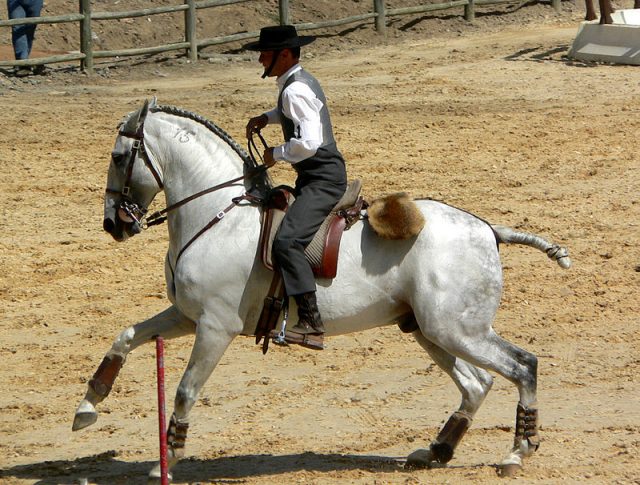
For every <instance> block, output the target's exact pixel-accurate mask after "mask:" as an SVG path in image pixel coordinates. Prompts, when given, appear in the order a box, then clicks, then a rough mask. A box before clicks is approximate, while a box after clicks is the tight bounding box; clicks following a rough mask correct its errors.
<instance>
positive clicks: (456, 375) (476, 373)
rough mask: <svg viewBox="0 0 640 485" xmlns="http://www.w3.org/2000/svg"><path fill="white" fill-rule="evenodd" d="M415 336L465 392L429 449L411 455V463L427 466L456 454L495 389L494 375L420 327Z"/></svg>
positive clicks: (408, 464) (419, 466) (416, 465)
mask: <svg viewBox="0 0 640 485" xmlns="http://www.w3.org/2000/svg"><path fill="white" fill-rule="evenodd" d="M414 336H415V338H416V340H417V341H418V343H419V344H420V345H421V346H422V347H423V348H424V349H425V350H426V351H427V352H428V353H429V355H430V356H431V358H432V359H433V361H434V362H435V363H436V364H437V365H438V366H440V367H441V368H442V369H443V370H444V371H445V372H446V373H447V374H448V375H449V376H450V377H451V379H453V381H454V382H455V384H456V386H457V387H458V389H459V390H460V393H461V394H462V402H461V403H460V407H459V408H458V410H457V411H456V412H454V413H453V414H452V415H451V416H450V417H449V420H448V421H447V422H446V424H445V425H444V427H443V428H442V430H441V431H440V433H439V434H438V436H437V437H436V439H435V440H434V441H433V442H432V443H431V445H430V446H429V449H419V450H416V451H414V452H413V453H411V454H410V455H409V456H408V457H407V463H406V466H407V467H411V468H425V467H432V466H434V465H435V464H436V463H440V464H443V463H447V462H448V461H449V460H451V458H453V452H454V451H455V449H456V446H458V443H460V441H461V440H462V437H463V436H464V434H465V433H466V432H467V430H468V429H469V427H470V426H471V421H472V419H473V416H474V415H475V414H476V412H477V411H478V409H479V408H480V406H481V405H482V403H483V401H484V399H485V397H486V396H487V394H488V393H489V391H490V390H491V385H492V384H493V378H492V377H491V375H490V374H489V373H488V372H487V371H485V370H483V369H480V368H479V367H475V366H473V365H471V364H469V363H468V362H465V361H464V360H462V359H459V358H456V357H454V356H453V355H451V354H449V353H448V352H446V351H445V350H443V349H442V348H440V347H438V346H437V345H435V344H434V343H433V342H431V341H429V340H427V339H426V338H425V337H424V336H423V335H422V333H420V331H419V330H418V331H416V332H414Z"/></svg>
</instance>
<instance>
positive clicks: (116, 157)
mask: <svg viewBox="0 0 640 485" xmlns="http://www.w3.org/2000/svg"><path fill="white" fill-rule="evenodd" d="M111 160H112V161H113V163H115V164H116V165H121V164H122V161H123V160H124V154H122V153H116V152H113V153H111Z"/></svg>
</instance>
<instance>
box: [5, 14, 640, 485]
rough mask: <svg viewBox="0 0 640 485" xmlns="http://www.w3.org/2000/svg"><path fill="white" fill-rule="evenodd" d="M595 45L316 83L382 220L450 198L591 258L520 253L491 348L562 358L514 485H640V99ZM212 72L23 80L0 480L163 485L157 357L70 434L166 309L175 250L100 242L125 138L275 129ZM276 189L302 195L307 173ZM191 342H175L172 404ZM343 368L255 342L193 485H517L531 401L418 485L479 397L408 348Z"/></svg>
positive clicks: (363, 351)
mask: <svg viewBox="0 0 640 485" xmlns="http://www.w3.org/2000/svg"><path fill="white" fill-rule="evenodd" d="M576 30H577V24H575V23H571V24H567V25H551V26H550V25H538V26H535V25H533V26H532V25H528V26H523V27H510V28H507V29H505V30H502V31H499V32H488V33H481V32H470V33H469V34H467V35H463V36H459V37H455V36H454V37H452V36H443V37H442V38H435V39H429V40H428V41H427V40H419V39H416V38H411V39H405V40H399V41H397V42H393V43H389V44H388V45H378V46H375V47H372V48H366V47H361V46H360V47H358V48H354V49H341V50H337V49H330V48H327V49H325V51H324V52H323V53H322V55H313V56H311V57H308V58H306V59H305V60H304V64H305V65H306V66H307V67H308V68H309V70H310V71H312V72H313V73H314V74H316V75H317V77H318V78H319V79H321V81H322V83H323V85H324V86H325V90H326V92H327V95H328V97H329V101H330V107H331V110H332V116H333V120H334V125H335V131H336V135H337V138H338V141H339V146H340V147H341V149H342V151H343V152H344V154H345V156H346V158H347V160H348V169H349V173H350V176H351V177H352V178H356V177H357V178H361V179H362V180H363V182H364V190H365V193H366V195H367V196H368V197H370V198H371V197H375V196H377V195H382V194H386V193H390V192H395V191H399V190H404V191H407V192H409V193H410V194H411V195H413V196H416V197H432V198H436V199H442V200H444V201H446V202H448V203H451V204H453V205H456V206H459V207H462V208H464V209H467V210H469V211H472V212H474V213H476V214H478V215H479V216H481V217H483V218H485V219H487V220H489V221H491V222H494V223H501V224H507V225H511V226H514V227H517V228H519V229H521V230H527V231H532V232H535V233H538V234H540V235H542V236H544V237H547V238H549V239H552V240H554V241H555V242H557V243H561V244H563V245H567V246H568V247H569V249H570V251H571V256H572V259H573V263H574V265H573V267H572V268H571V269H570V270H568V271H563V270H561V269H560V268H559V267H558V266H557V265H556V264H555V263H552V262H551V261H549V260H547V258H546V257H545V255H544V254H542V253H539V252H538V251H535V250H532V249H529V248H518V247H508V248H504V249H503V250H502V259H503V263H504V269H505V272H504V276H505V292H504V298H503V304H502V307H501V309H500V311H499V313H498V317H497V320H496V322H495V328H496V329H497V331H498V332H499V333H500V334H501V335H502V336H504V337H505V338H507V339H509V340H510V341H512V342H514V343H516V344H517V345H520V346H522V347H523V348H525V349H527V350H529V351H531V352H533V353H535V354H536V355H537V356H538V357H539V359H540V363H539V407H540V412H541V438H542V440H543V441H542V445H541V448H540V450H539V451H538V453H537V454H536V455H535V456H534V457H533V458H531V459H529V460H528V461H527V462H526V464H525V470H524V471H523V473H522V474H521V475H520V478H519V479H518V481H520V482H522V483H540V484H556V483H557V484H560V483H562V484H564V483H578V482H580V483H582V482H588V483H598V484H599V483H636V484H637V483H640V460H639V456H638V455H639V451H640V411H639V406H638V405H639V404H640V402H639V401H640V400H639V397H638V396H640V384H639V381H638V377H637V375H638V371H639V370H640V353H639V344H640V321H639V316H640V298H639V291H638V290H639V287H640V252H639V250H638V242H639V240H640V229H639V226H638V224H639V219H640V217H639V216H640V201H639V199H638V194H640V155H639V152H638V133H639V132H640V89H639V87H640V86H639V79H640V76H639V71H638V67H628V66H610V65H598V64H582V63H576V62H572V61H570V60H568V59H566V58H565V57H564V55H565V54H566V52H567V50H568V46H569V45H570V43H571V42H572V40H573V38H574V36H575V33H576ZM214 60H215V61H216V62H211V63H209V62H201V63H199V64H198V65H197V66H192V65H188V64H185V63H182V61H180V62H178V61H174V62H168V63H158V64H156V63H154V62H152V61H147V62H146V63H143V65H142V67H139V68H137V69H131V70H130V71H128V70H126V69H124V68H120V70H119V71H118V72H119V73H118V74H117V75H113V72H112V75H110V76H106V74H105V71H104V70H102V71H101V72H102V75H98V74H97V75H94V76H93V77H86V76H83V75H81V74H78V73H71V74H64V73H60V74H57V73H53V74H51V75H49V76H44V77H38V78H34V79H31V78H30V79H28V80H25V81H17V80H10V79H9V78H4V84H3V85H2V87H0V89H1V91H0V94H1V95H0V107H1V109H2V113H3V123H2V126H3V130H2V131H3V140H2V143H0V167H1V168H2V172H3V173H4V176H3V177H2V180H1V181H0V193H1V194H2V199H3V203H2V208H1V215H0V217H1V218H0V227H1V233H2V236H1V239H0V247H1V253H0V261H1V267H2V279H1V280H0V281H1V282H0V298H1V299H2V305H1V306H0V315H1V317H2V326H1V327H0V360H1V361H2V366H0V435H1V436H2V439H0V483H2V484H20V485H22V484H33V483H38V484H71V483H81V482H79V480H80V479H82V478H86V479H88V483H93V484H105V485H107V484H125V483H126V484H128V483H144V482H145V479H146V474H147V472H148V470H149V469H150V468H151V466H152V464H153V462H154V461H155V460H156V459H157V457H158V452H157V416H156V397H155V392H156V390H155V367H154V366H155V354H154V347H153V345H147V346H143V347H141V348H140V349H138V350H136V351H135V352H134V353H132V354H131V355H130V356H129V359H128V360H127V362H126V364H125V367H124V368H123V370H122V372H121V374H120V377H119V379H118V381H117V383H116V385H115V387H114V389H113V391H112V394H111V395H110V396H109V398H108V399H107V400H106V401H105V402H104V403H103V404H102V405H101V406H100V407H99V411H100V412H101V415H100V418H99V420H98V422H97V423H96V424H95V425H94V426H93V427H90V428H87V429H86V430H83V431H80V432H76V433H72V432H71V422H72V418H73V413H74V411H75V407H76V405H77V403H78V402H79V400H80V399H81V397H82V396H83V395H84V392H85V389H86V383H87V381H88V379H89V378H90V377H91V375H92V374H93V372H94V371H95V369H96V367H97V365H98V364H99V363H100V361H101V359H102V357H103V355H104V353H105V352H106V351H107V350H108V348H109V347H110V345H111V342H112V341H113V339H114V338H115V337H116V335H117V334H118V333H119V332H120V331H121V330H122V329H124V328H125V326H127V325H129V324H131V323H135V322H137V321H140V320H142V319H144V318H145V317H147V316H150V315H152V314H155V313H156V312H158V311H160V310H162V309H163V308H165V307H166V305H167V300H166V298H165V288H164V278H163V258H164V252H165V250H166V245H167V236H166V229H165V228H164V227H162V226H161V227H157V228H154V229H152V230H149V231H147V232H145V233H143V234H142V235H139V236H137V237H135V238H133V239H132V240H130V241H128V242H127V243H125V244H117V243H115V242H114V241H113V240H111V239H110V237H108V236H107V234H106V233H104V232H102V229H101V226H102V195H103V190H104V182H105V179H106V171H107V165H108V160H109V155H110V150H111V147H112V144H113V141H114V139H115V134H116V125H117V122H118V121H119V120H120V119H121V117H122V116H123V115H124V114H126V113H127V112H129V111H131V110H133V109H135V108H137V107H138V106H140V105H141V103H142V101H143V100H144V99H145V98H149V97H151V96H157V97H158V98H159V102H160V103H161V104H172V105H177V106H180V107H183V108H186V109H188V110H191V111H195V112H198V113H200V114H202V115H204V116H206V117H207V118H209V119H211V120H213V121H215V122H216V123H217V124H219V125H220V126H222V127H223V128H225V129H226V130H227V131H229V132H230V133H231V134H232V135H233V136H234V137H235V138H236V139H238V140H242V133H243V130H244V125H245V122H246V119H247V118H248V117H249V116H251V115H254V114H257V113H260V112H261V111H262V110H264V109H267V108H269V107H270V106H271V104H272V103H273V102H274V97H275V91H274V86H273V84H272V82H271V81H262V80H260V77H259V74H260V72H261V71H260V68H259V66H258V64H257V63H255V62H247V61H243V60H242V59H240V60H224V59H222V58H218V59H214ZM101 69H102V68H101ZM112 71H113V69H112ZM268 135H269V136H270V138H271V139H273V140H276V139H278V136H279V133H278V131H277V130H275V129H274V130H273V131H270V132H269V133H268ZM275 177H276V180H277V181H280V182H283V183H284V182H290V180H291V172H290V171H289V170H287V169H286V168H278V169H277V170H276V172H275ZM161 203H162V201H161V200H160V201H157V202H156V207H157V208H160V206H161ZM191 343H192V340H191V339H190V338H184V339H181V340H178V341H170V342H167V343H166V366H167V371H166V372H167V381H168V382H167V398H168V402H169V404H171V403H172V401H173V395H174V392H175V388H176V385H177V382H178V380H179V379H180V377H181V374H182V372H183V370H184V367H185V365H186V362H187V359H188V356H189V352H190V346H191ZM328 346H329V348H328V349H327V350H326V351H324V352H321V353H314V352H311V351H307V350H304V349H302V348H290V349H280V348H273V347H272V348H271V349H270V351H269V353H268V354H267V355H266V356H263V355H262V354H261V352H260V350H259V349H258V348H257V347H256V346H254V345H253V339H251V338H239V339H237V340H236V341H235V342H234V343H233V344H232V347H231V348H230V349H229V351H228V352H227V354H226V355H225V357H224V358H223V361H222V363H221V364H220V365H219V367H218V369H216V371H215V372H214V374H213V376H212V377H211V379H210V380H209V382H208V383H207V385H206V386H205V388H204V389H203V391H202V393H201V396H200V399H199V401H198V403H197V405H196V406H195V408H194V411H193V413H192V421H191V428H190V434H189V439H188V443H187V455H188V457H189V458H188V459H187V460H185V461H184V462H182V463H181V464H179V465H178V466H177V467H176V468H175V470H174V472H175V473H174V476H175V483H247V484H283V483H304V484H307V483H317V484H326V483H330V484H343V483H349V484H374V483H375V484H417V483H473V484H489V483H496V481H497V480H498V479H497V478H496V473H495V464H496V463H497V462H499V460H500V459H501V458H502V457H503V456H504V454H505V453H506V452H507V450H508V448H509V446H510V445H511V443H512V436H513V425H514V415H515V407H516V403H517V392H516V390H515V388H514V387H513V386H512V385H511V384H510V383H509V382H507V381H506V380H505V379H503V378H501V377H499V376H498V377H496V382H495V385H494V388H493V391H492V392H491V393H490V395H489V397H488V398H487V400H486V402H485V404H484V406H483V407H482V408H481V410H480V411H479V413H478V415H477V417H476V419H475V421H474V424H473V427H472V429H471V430H470V431H469V433H468V435H467V436H466V438H465V439H464V440H463V442H462V443H461V445H460V446H459V448H458V450H457V453H456V456H455V457H454V459H453V460H452V462H451V463H450V466H448V467H447V468H440V469H433V470H422V471H409V470H405V469H404V468H403V467H402V461H401V460H402V459H403V458H404V457H406V455H407V454H408V453H410V452H411V451H413V450H415V449H416V448H419V447H423V446H425V445H427V444H428V443H429V442H430V440H431V439H433V438H434V437H435V436H436V434H437V433H438V430H439V429H440V427H441V426H442V424H443V423H444V421H445V420H446V418H447V417H448V415H449V414H450V413H451V412H452V411H453V410H454V409H455V408H456V407H457V406H458V404H459V394H458V392H457V389H456V388H455V386H454V385H453V384H452V382H451V381H450V380H449V378H448V377H447V376H446V375H445V374H444V373H443V372H442V371H441V370H439V369H438V368H437V367H436V366H435V365H434V364H433V363H432V362H431V361H430V360H429V358H428V357H427V356H426V354H425V353H424V352H423V351H422V349H421V348H419V346H418V345H417V344H416V343H415V342H414V341H413V339H412V337H411V336H408V335H405V334H402V333H400V332H399V331H398V329H397V328H396V327H395V326H392V327H387V328H384V329H379V330H374V331H370V332H367V333H362V334H356V335H350V336H343V337H337V338H332V339H330V340H329V342H328ZM171 407H172V406H170V408H171Z"/></svg>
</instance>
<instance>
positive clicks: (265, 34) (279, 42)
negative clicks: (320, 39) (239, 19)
mask: <svg viewBox="0 0 640 485" xmlns="http://www.w3.org/2000/svg"><path fill="white" fill-rule="evenodd" d="M314 40H316V38H315V37H314V36H311V35H298V32H297V31H296V28H295V27H294V26H293V25H274V26H272V27H263V28H262V29H260V40H258V41H255V42H249V43H248V44H245V45H244V48H245V49H248V50H250V51H260V52H262V51H277V50H281V49H291V48H293V47H302V46H303V45H307V44H311V42H313V41H314Z"/></svg>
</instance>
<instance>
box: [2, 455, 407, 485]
mask: <svg viewBox="0 0 640 485" xmlns="http://www.w3.org/2000/svg"><path fill="white" fill-rule="evenodd" d="M116 456H117V453H116V452H115V451H107V452H105V453H101V454H98V455H92V456H86V457H82V458H78V459H76V460H60V461H44V462H38V463H31V464H27V465H16V466H13V467H8V468H0V481H2V480H1V479H2V478H14V479H22V480H36V481H35V483H36V484H37V485H71V484H78V483H87V482H85V481H83V479H86V480H87V481H88V483H91V484H99V485H120V484H136V483H146V481H147V474H148V473H149V470H151V468H152V467H153V466H154V465H155V462H150V461H135V462H127V461H122V460H119V459H117V458H116ZM403 461H404V460H401V459H396V458H389V457H381V456H365V455H340V454H318V453H300V454H294V455H279V456H278V455H266V454H265V455H242V456H225V457H220V458H214V459H208V460H202V459H197V458H187V459H185V460H183V461H181V462H180V463H179V464H178V465H176V467H175V468H174V469H173V477H174V480H173V483H193V482H205V483H206V482H214V481H215V482H216V483H241V482H243V481H244V480H245V479H247V478H252V477H258V476H263V475H267V476H268V475H279V474H286V473H291V472H296V471H302V470H306V471H311V472H336V471H338V472H339V471H341V470H344V471H347V470H362V471H368V472H372V473H394V472H397V471H399V470H402V464H403Z"/></svg>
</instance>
